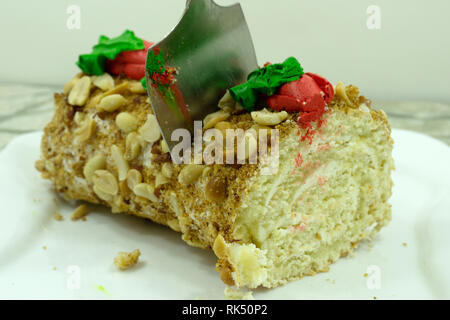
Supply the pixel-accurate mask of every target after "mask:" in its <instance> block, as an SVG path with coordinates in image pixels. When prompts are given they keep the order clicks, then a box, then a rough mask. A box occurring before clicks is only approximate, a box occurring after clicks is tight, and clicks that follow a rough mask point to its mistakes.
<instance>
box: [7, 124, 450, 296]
mask: <svg viewBox="0 0 450 320" xmlns="http://www.w3.org/2000/svg"><path fill="white" fill-rule="evenodd" d="M40 137H41V133H39V132H36V133H32V134H28V135H24V136H21V137H19V138H16V139H15V140H13V141H12V142H11V143H10V144H9V145H8V146H7V147H6V148H5V149H4V150H2V151H1V153H0V178H1V179H0V298H2V299H5V298H25V299H28V298H31V299H35V298H41V299H47V298H50V299H195V298H197V297H203V298H208V299H222V298H223V289H224V288H225V286H224V284H222V282H221V281H220V279H219V275H218V274H217V273H216V272H215V271H214V264H215V261H216V258H215V256H214V254H213V252H212V251H207V250H201V249H197V248H192V247H189V246H188V245H186V244H185V243H184V242H183V241H182V240H181V239H180V236H179V234H178V233H175V232H173V231H171V230H169V229H168V228H165V227H163V226H159V225H156V224H153V223H152V222H150V221H146V220H143V219H139V218H135V217H132V216H126V215H112V214H110V213H109V210H108V209H106V208H102V207H94V212H93V213H91V214H89V215H88V216H87V221H76V222H73V221H71V220H70V219H69V215H70V213H71V212H72V211H73V210H74V208H75V207H76V206H77V204H68V203H65V202H64V201H63V200H62V199H60V198H58V197H57V196H56V194H55V193H54V192H53V191H52V189H51V187H50V184H49V183H48V182H47V181H44V180H43V179H41V178H40V175H39V174H38V173H37V172H36V170H35V169H34V161H35V160H36V159H37V158H38V157H39V144H40ZM393 137H394V140H395V148H394V159H395V162H396V167H397V170H396V171H395V172H394V193H393V197H392V199H391V203H392V205H393V220H392V222H391V223H390V224H389V226H388V227H386V228H384V229H383V230H382V231H381V232H380V234H379V235H378V236H377V238H376V239H375V240H374V241H372V242H371V243H370V244H367V243H366V244H363V245H362V246H361V247H360V248H358V249H357V250H356V251H355V253H354V254H353V255H351V256H348V257H347V258H343V259H341V260H339V261H338V262H337V263H335V264H334V265H332V266H331V268H330V271H329V272H327V273H322V274H318V275H316V276H314V277H306V278H304V279H302V280H299V281H295V282H292V283H289V284H288V285H285V286H282V287H279V288H276V289H270V290H268V289H258V290H255V291H254V297H255V298H256V299H318V298H324V299H373V298H374V297H376V298H377V299H416V298H417V299H419V298H424V299H436V298H437V299H439V298H447V299H448V298H450V274H449V273H448V270H450V255H449V252H450V250H449V245H450V166H449V164H450V148H449V147H448V146H446V145H445V144H443V143H441V142H439V141H437V140H434V139H432V138H430V137H427V136H424V135H421V134H417V133H413V132H408V131H401V130H394V131H393ZM55 199H56V202H55ZM56 211H58V212H61V213H62V214H63V215H64V221H56V220H54V219H53V218H52V216H53V213H54V212H56ZM405 245H406V246H405ZM44 246H45V247H46V249H44ZM136 248H139V249H140V250H141V252H142V255H141V259H140V261H139V264H138V265H136V266H135V267H134V268H132V269H129V270H127V271H125V272H121V271H118V270H117V269H116V268H115V266H114V265H113V258H114V257H115V255H116V253H117V252H118V251H131V250H133V249H136ZM55 268H56V269H55ZM365 273H367V275H366V276H364V274H365Z"/></svg>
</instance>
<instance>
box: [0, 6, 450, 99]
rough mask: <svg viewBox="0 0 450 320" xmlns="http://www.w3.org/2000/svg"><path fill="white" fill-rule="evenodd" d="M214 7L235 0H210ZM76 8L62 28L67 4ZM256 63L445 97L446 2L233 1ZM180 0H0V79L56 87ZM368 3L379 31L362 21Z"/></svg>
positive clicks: (167, 17) (167, 14)
mask: <svg viewBox="0 0 450 320" xmlns="http://www.w3.org/2000/svg"><path fill="white" fill-rule="evenodd" d="M217 2H218V3H219V4H231V3H234V2H235V1H231V0H217ZM72 4H75V5H79V6H80V8H81V29H80V30H68V29H67V27H66V20H67V18H68V14H67V12H66V11H67V7H68V6H69V5H72ZM241 4H242V6H243V8H244V12H245V14H246V17H247V21H248V24H249V27H250V30H251V33H252V35H253V41H254V44H255V47H256V51H257V55H258V61H259V63H260V64H263V63H264V62H266V61H272V62H279V61H282V60H284V59H285V58H286V57H288V56H295V57H297V58H298V59H299V61H300V62H301V63H302V65H303V67H304V68H305V70H306V71H309V72H316V73H319V74H322V75H324V76H326V77H327V78H328V79H329V80H330V81H332V82H333V83H336V82H337V81H343V82H344V83H346V84H348V83H353V84H356V85H358V86H359V87H360V88H361V90H362V91H363V93H364V94H365V95H366V96H368V97H371V98H375V99H389V100H395V99H398V100H429V101H443V102H448V101H450V90H449V89H448V86H449V84H450V63H449V57H450V40H449V32H450V19H449V18H448V16H449V14H450V1H449V0H428V1H425V0H423V1H422V0H409V1H407V0H395V1H394V0H346V1H343V0H341V1H338V0H321V1H313V0H297V1H296V0H278V1H272V0H270V1H269V0H241ZM184 5H185V1H184V0H129V1H126V0H107V1H106V0H95V1H93V0H90V1H88V0H70V1H67V0H45V1H30V0H1V2H0V24H1V25H0V41H1V50H0V52H1V55H0V58H1V59H0V82H3V83H5V82H10V83H34V84H52V85H60V86H62V85H63V83H65V82H66V81H67V80H69V79H70V78H71V77H72V76H73V75H74V74H75V73H76V72H78V69H77V67H76V66H75V61H76V60H77V57H78V54H80V53H87V52H89V51H90V48H91V47H92V45H93V44H95V43H96V42H97V39H98V36H99V35H100V34H105V35H107V36H117V35H119V34H120V33H121V32H122V31H123V30H124V29H126V28H129V29H131V30H134V31H135V32H136V34H137V35H138V36H140V37H142V38H145V39H147V40H153V41H158V40H160V39H161V38H162V37H164V36H165V35H166V34H167V33H168V32H169V31H170V30H171V28H173V27H174V26H175V24H176V23H177V21H178V20H179V18H180V16H181V14H182V11H183V8H184ZM369 5H378V6H379V7H380V8H381V29H380V30H369V29H368V28H367V27H366V20H367V18H368V15H367V13H366V10H367V7H368V6H369Z"/></svg>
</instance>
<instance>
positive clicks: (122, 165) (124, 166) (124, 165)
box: [111, 145, 129, 181]
mask: <svg viewBox="0 0 450 320" xmlns="http://www.w3.org/2000/svg"><path fill="white" fill-rule="evenodd" d="M111 157H112V159H113V161H114V163H115V165H116V167H117V173H118V176H119V181H124V180H125V179H126V178H127V173H128V169H129V167H128V162H127V160H125V158H124V156H123V152H122V150H121V149H120V148H119V147H118V146H116V145H113V146H112V147H111Z"/></svg>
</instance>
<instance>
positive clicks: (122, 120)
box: [116, 112, 138, 133]
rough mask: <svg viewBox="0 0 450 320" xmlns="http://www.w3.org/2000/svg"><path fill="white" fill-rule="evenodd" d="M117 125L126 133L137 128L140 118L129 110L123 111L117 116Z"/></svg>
mask: <svg viewBox="0 0 450 320" xmlns="http://www.w3.org/2000/svg"><path fill="white" fill-rule="evenodd" d="M116 125H117V126H118V127H119V129H120V130H121V131H122V132H124V133H130V132H132V131H134V130H136V128H137V126H138V120H137V119H136V117H135V116H133V115H132V114H131V113H129V112H121V113H119V114H118V115H117V117H116Z"/></svg>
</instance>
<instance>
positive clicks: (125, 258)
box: [114, 249, 141, 270]
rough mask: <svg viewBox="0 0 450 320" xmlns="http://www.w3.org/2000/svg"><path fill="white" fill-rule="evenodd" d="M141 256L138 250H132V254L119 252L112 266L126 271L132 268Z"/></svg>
mask: <svg viewBox="0 0 450 320" xmlns="http://www.w3.org/2000/svg"><path fill="white" fill-rule="evenodd" d="M140 255H141V251H139V249H136V250H133V251H132V252H122V251H121V252H119V253H118V254H117V256H116V257H115V258H114V264H115V265H116V267H117V268H119V269H120V270H126V269H129V268H131V267H132V266H134V265H135V264H136V263H137V262H138V260H139V256H140Z"/></svg>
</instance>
